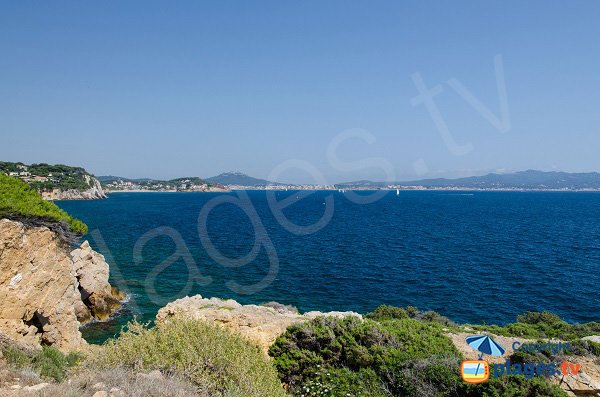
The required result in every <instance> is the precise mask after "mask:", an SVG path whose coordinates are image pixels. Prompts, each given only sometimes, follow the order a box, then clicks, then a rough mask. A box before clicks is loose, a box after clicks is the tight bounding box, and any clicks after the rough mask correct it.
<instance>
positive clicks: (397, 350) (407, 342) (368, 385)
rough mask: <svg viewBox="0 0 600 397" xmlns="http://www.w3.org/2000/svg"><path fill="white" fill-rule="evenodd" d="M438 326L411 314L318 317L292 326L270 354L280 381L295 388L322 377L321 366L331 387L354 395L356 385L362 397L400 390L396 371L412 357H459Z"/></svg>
mask: <svg viewBox="0 0 600 397" xmlns="http://www.w3.org/2000/svg"><path fill="white" fill-rule="evenodd" d="M440 328H441V327H440V326H439V325H437V324H428V323H423V322H420V321H417V320H413V319H410V318H404V319H388V320H384V321H381V322H375V321H372V320H369V319H366V320H361V319H359V318H356V317H346V318H343V319H339V318H333V317H318V318H316V319H314V320H312V321H310V322H307V323H303V324H298V325H294V326H291V327H290V328H288V330H287V331H286V332H285V333H284V334H283V335H281V336H280V337H279V338H278V339H277V340H276V342H275V343H274V345H273V346H272V347H271V349H270V350H269V354H270V355H271V356H272V357H273V358H274V360H273V362H274V364H275V367H276V368H277V370H278V371H279V374H280V377H281V379H282V381H283V382H284V383H286V384H288V385H289V386H290V387H291V389H292V390H293V391H294V392H299V391H301V390H304V389H305V388H306V387H307V384H309V383H311V384H313V383H314V382H319V381H322V376H315V369H317V368H321V369H323V370H325V371H327V372H329V373H331V374H332V375H331V376H332V379H333V380H334V381H335V382H334V381H333V380H332V381H331V382H329V383H328V385H335V386H336V387H337V388H339V389H344V390H350V391H347V392H349V393H351V394H352V395H356V394H357V393H358V392H357V391H356V390H354V389H357V388H358V389H360V390H363V392H362V395H370V394H369V393H374V392H375V390H385V389H387V390H395V389H397V388H398V386H397V385H396V384H395V383H394V382H395V381H396V378H395V377H394V376H393V374H394V373H397V372H398V371H399V370H400V369H401V367H402V365H403V364H404V363H406V362H408V361H409V360H414V359H417V358H426V357H431V356H436V355H449V356H453V357H458V352H457V351H456V349H455V347H454V345H453V344H452V342H451V341H450V339H448V338H447V337H446V336H444V335H443V334H442V332H441V329H440ZM456 368H458V367H456ZM366 370H369V371H370V372H368V373H367V372H364V371H366ZM317 374H318V371H317ZM372 374H376V376H377V378H375V377H373V376H372ZM367 375H369V376H367ZM360 379H363V380H364V381H360ZM321 383H323V382H321ZM350 386H352V387H350ZM330 390H331V389H330Z"/></svg>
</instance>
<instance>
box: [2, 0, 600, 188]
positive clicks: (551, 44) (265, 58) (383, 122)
mask: <svg viewBox="0 0 600 397" xmlns="http://www.w3.org/2000/svg"><path fill="white" fill-rule="evenodd" d="M598 15H600V2H594V1H572V2H566V1H562V2H559V1H530V2H522V1H497V2H491V1H463V2H461V3H460V5H458V4H457V3H456V2H443V1H435V2H434V1H376V2H368V1H362V2H356V1H303V2H291V1H260V2H247V1H178V2H158V1H148V0H145V1H126V2H75V1H71V2H66V1H58V2H29V1H19V2H8V1H4V2H1V3H0V131H1V134H2V139H1V144H0V160H4V161H22V162H25V163H28V164H30V163H39V162H46V163H62V164H68V165H77V166H83V167H85V168H86V169H87V170H88V171H90V172H92V173H94V174H96V175H117V176H123V177H152V178H161V179H168V178H175V177H181V176H200V177H209V176H213V175H216V174H219V173H221V172H226V171H241V172H244V173H247V174H249V175H252V176H255V177H260V178H272V179H276V180H279V181H288V182H306V183H310V182H320V181H324V182H328V183H334V182H341V181H352V180H359V179H371V180H391V179H395V180H410V179H417V178H424V177H461V176H468V175H480V174H485V173H487V172H492V171H497V172H510V171H516V170H526V169H540V170H562V171H571V172H584V171H600V156H599V155H598V149H600V133H599V132H600V130H599V126H600V111H598V109H599V108H600V51H599V50H598V48H599V47H598V42H599V41H600V24H598V22H597V18H598Z"/></svg>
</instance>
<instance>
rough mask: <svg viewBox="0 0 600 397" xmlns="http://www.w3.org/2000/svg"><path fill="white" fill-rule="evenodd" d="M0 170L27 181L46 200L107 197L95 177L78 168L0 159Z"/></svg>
mask: <svg viewBox="0 0 600 397" xmlns="http://www.w3.org/2000/svg"><path fill="white" fill-rule="evenodd" d="M0 173H3V174H5V175H8V176H10V177H13V178H18V179H20V180H22V181H23V182H26V183H27V184H28V185H29V186H31V187H32V188H33V189H35V190H37V191H38V192H39V193H40V194H41V195H42V197H43V198H44V199H45V200H98V199H104V198H106V195H105V194H104V190H103V189H102V186H101V184H100V182H99V181H98V179H96V178H95V177H94V175H92V174H90V173H89V172H87V171H86V170H85V169H83V168H81V167H71V166H68V165H63V164H55V165H51V164H46V163H39V164H31V165H27V164H24V163H11V162H5V161H0Z"/></svg>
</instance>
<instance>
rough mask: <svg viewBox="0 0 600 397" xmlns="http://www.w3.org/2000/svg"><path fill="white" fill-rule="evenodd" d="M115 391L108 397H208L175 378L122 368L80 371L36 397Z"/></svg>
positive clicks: (47, 388)
mask: <svg viewBox="0 0 600 397" xmlns="http://www.w3.org/2000/svg"><path fill="white" fill-rule="evenodd" d="M109 390H118V392H114V393H109V394H108V395H109V396H121V397H125V396H127V397H212V396H211V395H210V394H198V393H197V392H196V390H195V388H194V387H193V386H192V385H191V384H189V383H188V382H186V381H184V380H181V379H179V378H177V377H176V376H163V375H158V376H156V375H154V374H152V373H150V374H143V373H136V372H134V371H131V370H127V369H124V368H114V369H108V370H101V371H92V370H86V371H80V372H77V373H75V374H73V376H71V377H70V379H69V382H62V383H55V384H51V385H50V386H47V387H46V388H44V389H43V391H42V393H41V394H40V395H38V397H42V396H44V397H45V396H60V397H81V396H93V395H96V393H98V392H99V391H109Z"/></svg>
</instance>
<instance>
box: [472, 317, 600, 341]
mask: <svg viewBox="0 0 600 397" xmlns="http://www.w3.org/2000/svg"><path fill="white" fill-rule="evenodd" d="M471 327H472V328H474V329H476V330H479V331H487V332H491V333H493V334H496V335H503V336H519V337H523V338H529V339H543V338H557V339H561V340H565V341H573V340H578V339H580V338H582V337H584V336H589V335H595V334H598V333H600V323H597V322H590V323H585V324H570V323H567V322H566V321H564V320H562V319H561V318H560V317H559V316H557V315H556V314H553V313H550V312H547V311H546V312H527V313H524V314H522V315H519V316H517V322H516V323H512V324H507V325H506V326H503V327H502V326H497V325H472V326H471Z"/></svg>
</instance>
